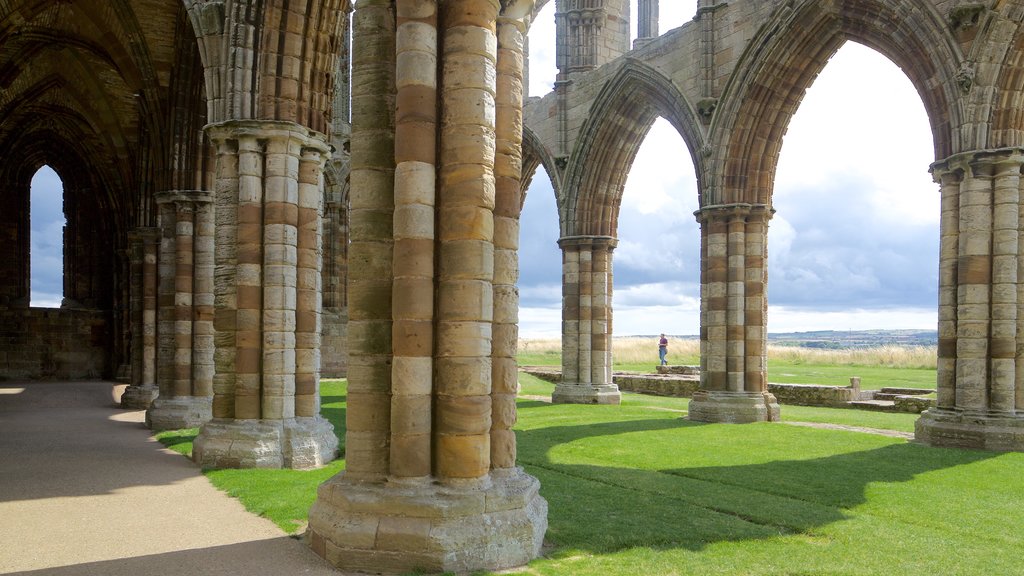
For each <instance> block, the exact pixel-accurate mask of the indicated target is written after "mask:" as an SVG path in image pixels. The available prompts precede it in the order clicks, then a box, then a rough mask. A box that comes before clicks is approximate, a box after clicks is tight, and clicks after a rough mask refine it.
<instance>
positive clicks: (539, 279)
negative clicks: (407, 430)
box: [517, 3, 562, 340]
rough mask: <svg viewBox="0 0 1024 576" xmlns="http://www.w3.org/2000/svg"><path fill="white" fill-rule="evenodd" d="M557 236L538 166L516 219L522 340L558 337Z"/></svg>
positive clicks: (551, 201)
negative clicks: (517, 227)
mask: <svg viewBox="0 0 1024 576" xmlns="http://www.w3.org/2000/svg"><path fill="white" fill-rule="evenodd" d="M552 4H553V3H552ZM558 237H559V225H558V203H557V200H556V198H555V192H554V189H553V188H552V185H551V178H550V176H549V175H548V172H547V170H545V169H544V166H538V167H537V171H536V173H534V175H533V179H532V180H531V181H530V186H529V188H527V191H526V199H525V202H524V204H523V210H522V212H521V213H520V216H519V281H518V284H517V286H518V287H519V334H520V336H521V337H523V338H526V339H533V340H537V339H543V340H557V339H559V338H561V334H562V256H561V253H560V251H559V249H558Z"/></svg>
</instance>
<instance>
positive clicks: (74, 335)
mask: <svg viewBox="0 0 1024 576" xmlns="http://www.w3.org/2000/svg"><path fill="white" fill-rule="evenodd" d="M110 347H111V345H110V318H109V314H108V313H106V312H98V311H92V310H62V309H55V308H21V309H5V310H0V379H7V380H20V379H30V380H88V379H95V378H111V377H113V370H112V369H111V367H110Z"/></svg>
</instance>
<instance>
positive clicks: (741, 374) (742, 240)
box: [725, 209, 749, 392]
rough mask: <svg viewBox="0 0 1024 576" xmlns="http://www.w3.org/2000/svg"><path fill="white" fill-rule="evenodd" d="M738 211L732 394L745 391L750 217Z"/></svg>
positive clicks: (731, 277)
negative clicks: (748, 229)
mask: <svg viewBox="0 0 1024 576" xmlns="http://www.w3.org/2000/svg"><path fill="white" fill-rule="evenodd" d="M748 213H749V212H748V211H747V210H744V209H739V210H736V211H734V212H733V213H732V214H731V215H730V216H729V220H728V230H729V231H728V250H729V255H728V283H727V285H726V294H727V298H728V304H727V306H728V308H727V312H726V315H725V319H726V336H727V338H728V340H727V342H726V361H725V366H726V385H727V387H728V389H729V390H730V391H731V392H742V391H743V390H744V389H745V386H744V380H745V377H746V369H745V366H744V364H745V360H746V355H745V344H746V311H747V306H746V299H745V294H746V290H745V289H746V279H747V278H746V272H747V269H746V267H747V214H748Z"/></svg>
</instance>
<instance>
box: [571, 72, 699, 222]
mask: <svg viewBox="0 0 1024 576" xmlns="http://www.w3.org/2000/svg"><path fill="white" fill-rule="evenodd" d="M658 116H661V117H663V118H665V119H666V120H668V122H669V123H670V124H672V126H673V127H674V128H675V129H676V131H677V132H678V133H679V135H680V136H681V137H682V139H683V141H684V142H685V143H686V146H687V148H688V149H689V151H690V156H691V160H692V161H693V163H694V168H695V171H696V173H697V174H698V175H699V174H701V173H703V170H704V159H703V157H702V155H701V154H700V153H698V151H700V150H703V149H704V142H705V138H706V136H705V131H704V128H703V126H702V125H701V123H700V121H699V116H698V114H697V112H696V110H695V109H694V107H693V106H692V105H691V104H690V102H689V101H688V100H687V98H686V97H685V96H684V95H683V93H682V92H681V91H680V90H679V89H678V88H677V87H676V86H675V85H674V84H673V83H672V81H671V80H670V79H669V78H667V77H666V76H665V75H663V74H662V73H660V72H658V71H657V70H655V69H654V68H652V67H650V66H648V65H647V64H644V63H643V62H640V61H639V60H635V59H631V58H627V59H625V61H624V62H623V64H622V65H621V68H620V69H619V70H618V71H617V72H616V73H615V75H614V77H613V78H612V79H611V80H609V81H608V82H607V83H605V85H604V87H603V88H602V89H601V92H600V94H599V95H598V97H597V99H596V100H595V102H594V105H593V106H592V108H591V113H590V116H589V118H588V119H587V121H586V123H585V124H584V127H583V129H582V131H581V135H580V138H579V140H578V145H577V146H576V148H575V149H574V150H573V152H572V156H571V157H570V158H569V162H568V165H567V167H566V169H565V173H564V176H563V177H562V191H563V192H562V194H561V195H560V196H559V211H560V213H561V214H560V216H561V226H562V235H563V236H583V235H597V236H614V235H615V230H616V227H617V222H618V211H619V204H620V203H621V201H622V192H623V189H624V187H625V184H626V176H627V175H628V173H629V167H630V166H631V165H632V164H633V160H634V159H635V158H636V153H637V151H638V150H639V149H640V145H641V144H642V143H643V141H644V138H645V137H646V136H647V132H648V131H649V130H650V127H651V125H652V124H653V123H654V120H655V119H656V118H657V117H658Z"/></svg>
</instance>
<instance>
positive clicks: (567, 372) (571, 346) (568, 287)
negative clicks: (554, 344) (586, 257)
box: [562, 245, 580, 382]
mask: <svg viewBox="0 0 1024 576" xmlns="http://www.w3.org/2000/svg"><path fill="white" fill-rule="evenodd" d="M562 382H580V250H579V246H576V245H565V246H562Z"/></svg>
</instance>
